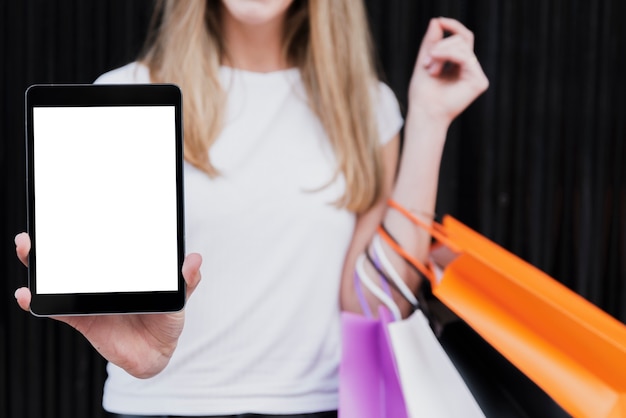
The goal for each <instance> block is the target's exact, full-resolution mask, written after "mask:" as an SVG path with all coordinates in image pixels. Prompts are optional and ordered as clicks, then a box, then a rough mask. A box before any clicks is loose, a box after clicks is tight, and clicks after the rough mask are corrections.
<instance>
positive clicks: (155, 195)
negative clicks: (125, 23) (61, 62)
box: [15, 85, 202, 377]
mask: <svg viewBox="0 0 626 418" xmlns="http://www.w3.org/2000/svg"><path fill="white" fill-rule="evenodd" d="M26 114H27V158H28V161H27V167H28V181H27V183H28V190H27V194H28V234H26V233H22V234H19V235H18V236H17V237H16V239H15V243H16V252H17V255H18V257H19V258H20V260H21V261H22V262H23V263H24V264H25V265H27V266H28V267H29V288H20V289H18V290H17V291H16V292H15V296H16V299H17V301H18V304H19V305H20V307H22V309H24V310H30V311H31V312H32V313H33V314H35V315H44V316H53V317H54V318H55V319H57V320H60V321H62V322H65V323H67V324H69V325H71V326H72V327H74V328H75V329H77V330H78V331H80V332H81V333H82V334H83V335H84V336H85V337H86V338H87V339H88V340H89V341H90V342H91V344H92V345H93V346H94V347H95V348H96V349H97V350H98V351H99V352H100V353H101V354H102V355H103V356H104V357H105V358H106V359H107V360H109V361H111V362H113V363H115V364H117V365H118V366H120V367H122V368H124V369H126V370H127V371H128V372H129V373H130V374H132V375H134V376H136V377H150V376H153V375H154V374H156V373H158V372H159V371H161V370H162V369H163V368H164V367H165V365H167V363H168V361H169V358H170V357H171V355H172V353H173V351H174V348H175V347H176V344H177V341H178V337H179V336H180V332H181V331H182V327H183V323H184V312H183V311H182V310H181V309H182V307H183V306H184V302H185V299H186V298H188V297H189V296H190V295H191V293H192V292H193V289H195V287H196V286H197V284H198V282H199V281H200V272H199V269H200V264H201V262H202V259H201V257H200V256H199V255H198V254H190V255H189V256H187V257H186V258H184V261H183V257H184V222H183V190H182V185H183V183H182V120H181V118H182V116H181V115H182V110H181V100H180V91H179V90H178V88H176V87H175V86H164V85H160V86H159V85H150V86H137V85H134V86H91V85H89V86H77V85H73V86H34V87H31V89H29V90H28V92H27V108H26ZM111 231H113V233H111ZM29 235H30V237H29ZM31 237H32V238H33V239H32V240H31ZM154 265H156V266H157V267H156V268H154ZM103 272H105V273H103ZM146 312H151V313H153V314H151V315H143V314H141V313H146ZM157 312H161V313H157ZM133 313H136V314H133ZM98 314H108V315H98ZM117 314H121V315H117Z"/></svg>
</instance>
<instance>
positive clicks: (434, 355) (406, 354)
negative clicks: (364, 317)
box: [387, 309, 485, 418]
mask: <svg viewBox="0 0 626 418" xmlns="http://www.w3.org/2000/svg"><path fill="white" fill-rule="evenodd" d="M387 328H388V330H389V334H390V338H391V344H392V347H393V353H394V357H395V360H396V364H397V367H398V371H399V374H400V381H401V383H402V391H403V393H404V399H405V402H406V405H407V409H408V411H409V415H410V416H411V417H437V418H457V417H458V418H474V417H484V416H485V415H484V414H483V412H482V410H481V409H480V407H479V406H478V403H477V402H476V400H475V399H474V396H473V395H472V393H471V392H470V391H469V389H468V388H467V386H466V385H465V382H464V381H463V378H462V377H461V376H460V374H459V373H458V371H457V369H456V368H455V366H454V365H453V364H452V362H451V361H450V359H449V358H448V355H447V354H446V352H445V351H444V349H443V348H442V346H441V344H440V343H439V341H438V339H437V336H436V335H435V333H434V332H433V330H432V329H431V327H430V325H429V323H428V319H427V318H426V316H425V315H424V314H423V312H422V311H421V310H420V309H418V310H416V311H415V312H413V314H411V316H409V317H408V318H407V319H404V320H401V321H394V322H390V323H388V324H387Z"/></svg>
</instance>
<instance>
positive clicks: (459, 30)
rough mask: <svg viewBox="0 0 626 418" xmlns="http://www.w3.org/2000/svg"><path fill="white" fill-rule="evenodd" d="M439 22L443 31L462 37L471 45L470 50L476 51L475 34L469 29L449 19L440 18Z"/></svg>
mask: <svg viewBox="0 0 626 418" xmlns="http://www.w3.org/2000/svg"><path fill="white" fill-rule="evenodd" d="M438 21H439V25H440V26H441V27H442V28H443V30H446V31H448V32H451V33H452V34H454V35H459V36H461V37H462V38H463V39H464V40H465V41H466V42H467V43H468V44H469V46H470V48H471V49H474V33H473V32H472V31H471V30H469V29H467V28H466V27H465V26H464V25H463V24H462V23H461V22H459V21H458V20H456V19H450V18H448V17H440V18H438Z"/></svg>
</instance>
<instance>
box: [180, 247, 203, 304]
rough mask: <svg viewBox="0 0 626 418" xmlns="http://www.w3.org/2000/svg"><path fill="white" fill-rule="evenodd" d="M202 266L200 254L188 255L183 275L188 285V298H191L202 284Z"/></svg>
mask: <svg viewBox="0 0 626 418" xmlns="http://www.w3.org/2000/svg"><path fill="white" fill-rule="evenodd" d="M201 265H202V256H201V255H200V254H198V253H192V254H188V255H187V257H185V261H184V262H183V268H182V273H183V277H184V278H185V283H186V284H187V298H189V296H191V294H192V293H193V291H194V290H195V289H196V287H197V286H198V283H200V279H201V277H202V275H201V274H200V266H201Z"/></svg>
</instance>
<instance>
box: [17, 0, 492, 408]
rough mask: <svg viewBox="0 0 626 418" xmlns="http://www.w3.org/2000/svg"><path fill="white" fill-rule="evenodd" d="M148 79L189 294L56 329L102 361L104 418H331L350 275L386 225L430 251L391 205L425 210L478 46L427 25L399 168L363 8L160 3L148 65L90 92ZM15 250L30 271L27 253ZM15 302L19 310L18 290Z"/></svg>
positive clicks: (447, 26)
mask: <svg viewBox="0 0 626 418" xmlns="http://www.w3.org/2000/svg"><path fill="white" fill-rule="evenodd" d="M444 31H447V32H450V33H451V36H449V37H446V38H445V39H444V37H443V33H444ZM446 63H448V64H447V65H444V64H446ZM150 81H152V82H173V83H176V84H178V85H179V86H180V87H181V89H182V91H183V95H184V109H185V159H186V165H185V191H186V202H185V206H186V224H187V225H186V228H187V231H186V236H187V243H186V245H187V248H188V249H189V250H190V251H191V252H192V253H191V254H189V255H188V256H187V258H186V260H185V263H184V265H183V275H184V277H185V280H186V283H187V286H188V294H191V293H192V292H195V295H194V296H193V297H192V298H191V299H190V300H189V301H188V303H187V306H186V308H185V313H183V312H180V313H176V314H168V315H165V314H163V315H127V316H102V317H86V318H76V317H65V318H59V319H60V320H62V321H64V322H67V323H69V324H70V325H71V326H73V327H75V328H76V329H77V330H79V331H80V332H82V333H83V334H84V335H85V336H86V337H87V338H88V339H89V341H90V342H91V343H92V344H93V345H94V347H95V348H96V349H97V350H98V351H99V352H100V353H101V354H102V355H103V356H104V357H105V358H107V359H108V360H109V361H110V364H109V368H108V372H109V378H108V380H107V383H106V386H105V394H104V406H105V409H107V410H109V411H112V412H115V413H119V414H131V415H132V416H137V415H139V416H149V415H164V414H165V415H167V414H170V415H177V416H180V415H184V416H198V415H202V416H224V415H228V416H233V415H236V414H246V413H256V414H266V415H270V416H272V415H280V416H301V415H300V414H307V415H306V416H311V417H326V416H336V412H333V411H335V410H336V409H337V367H338V359H339V354H340V335H339V313H340V310H341V309H344V310H351V311H359V310H360V309H361V308H360V307H359V302H358V297H357V295H356V292H355V291H354V286H353V274H354V273H353V272H354V266H355V261H356V259H357V257H358V256H359V255H360V254H362V253H363V251H364V250H365V249H366V247H367V246H368V243H369V242H370V240H371V239H372V237H373V236H374V233H375V229H376V227H377V226H378V225H379V224H380V223H381V222H384V223H385V225H386V227H387V228H388V229H389V230H390V231H392V233H393V235H394V236H395V238H396V239H398V240H399V241H400V242H401V243H402V245H403V246H404V247H405V248H407V249H409V250H410V251H412V252H413V253H414V254H415V255H417V256H421V257H424V256H425V253H426V250H427V246H428V237H426V236H424V235H423V234H422V233H420V232H419V231H417V230H416V229H415V228H412V227H411V226H410V224H409V223H408V222H407V221H405V220H404V219H403V218H401V217H400V216H399V215H398V214H396V213H395V212H393V211H387V208H386V204H385V202H386V200H387V199H388V198H389V197H393V198H394V199H395V200H396V201H398V202H400V203H401V204H403V205H404V206H405V207H408V208H410V209H411V210H414V211H417V212H419V213H432V212H433V210H434V206H435V197H436V188H437V178H438V171H439V162H440V157H441V153H442V150H443V146H444V142H445V136H446V132H447V129H448V126H449V124H450V123H451V121H452V120H453V119H454V118H455V117H456V116H457V115H458V114H459V113H460V112H462V111H463V110H464V109H465V108H466V107H467V106H468V105H469V104H470V103H471V102H472V101H473V100H474V99H475V98H476V97H477V96H478V95H479V94H480V93H482V92H483V91H484V90H485V89H486V88H487V85H488V82H487V79H486V77H485V76H484V74H483V72H482V70H481V68H480V65H479V63H478V61H477V60H476V58H475V56H474V53H473V35H472V33H471V32H470V31H469V30H467V29H466V28H465V27H464V26H463V25H461V24H460V23H459V22H457V21H454V20H451V19H445V18H437V19H433V20H432V21H431V22H430V25H429V27H428V30H427V32H426V35H425V37H424V40H423V43H422V46H421V49H420V52H419V55H418V58H417V62H416V65H415V69H414V74H413V77H412V80H411V84H410V90H409V109H408V112H407V119H406V126H405V138H404V148H403V153H402V156H401V158H400V161H398V160H399V156H398V148H399V134H398V133H399V130H400V128H401V124H402V120H401V117H400V113H399V111H398V105H397V102H396V100H395V98H394V97H393V94H392V93H391V91H390V90H389V89H388V88H387V87H386V86H384V85H383V84H381V83H379V82H378V81H376V77H375V71H374V66H373V64H372V60H371V54H370V50H369V38H368V34H367V29H366V18H365V12H364V10H363V5H362V4H361V3H360V2H358V1H354V0H332V1H325V0H323V1H320V0H222V1H217V0H209V1H205V0H190V1H178V0H169V1H165V2H161V3H160V4H159V5H158V6H157V9H156V11H155V18H154V20H153V31H152V35H151V36H150V38H149V42H148V47H147V49H146V52H145V54H144V55H143V56H142V58H141V59H140V60H139V61H138V62H137V63H133V64H129V65H127V66H125V67H123V68H120V69H118V70H114V71H112V72H110V73H108V74H105V75H103V76H102V77H101V78H100V79H99V80H98V81H97V82H99V83H146V82H150ZM398 163H400V165H399V166H398ZM396 173H397V177H396ZM16 245H17V253H18V256H19V257H20V258H21V259H22V260H23V261H24V262H25V260H26V256H27V254H28V250H29V245H30V243H29V240H28V237H27V236H26V235H25V234H21V235H18V237H16ZM385 253H386V254H387V257H389V259H390V260H391V262H392V263H393V265H394V266H395V269H396V270H397V271H398V272H399V273H400V274H402V276H403V278H404V279H405V280H406V282H407V283H408V285H409V287H410V288H411V289H412V290H413V291H417V289H418V287H419V278H418V277H417V276H416V275H415V274H414V273H412V271H411V270H410V269H409V268H407V266H406V265H405V264H404V263H403V261H402V260H401V259H400V258H399V257H397V256H396V255H395V254H393V252H392V251H391V250H389V249H388V248H387V249H386V250H385ZM199 254H202V257H204V263H203V264H202V268H200V264H201V258H200V255H199ZM368 269H370V270H372V269H373V267H372V266H371V265H370V266H368ZM200 271H201V272H202V275H203V276H204V277H205V278H206V279H205V280H204V281H203V282H202V284H201V285H198V283H199V280H200ZM366 296H367V298H368V302H369V303H370V304H371V305H372V306H373V305H375V304H376V301H375V298H373V297H372V296H371V295H369V294H368V295H366ZM393 296H394V298H395V299H396V300H397V302H398V304H400V305H401V306H402V308H403V310H404V313H405V314H406V313H407V312H408V311H409V304H408V303H407V302H406V301H404V300H403V298H402V297H400V295H398V294H394V295H393ZM16 297H17V300H18V303H19V305H20V306H21V307H22V308H24V309H28V305H29V300H30V294H29V292H28V290H27V289H25V288H22V289H18V291H17V292H16ZM183 315H186V323H185V327H184V330H183V321H184V320H185V319H184V318H183Z"/></svg>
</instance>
